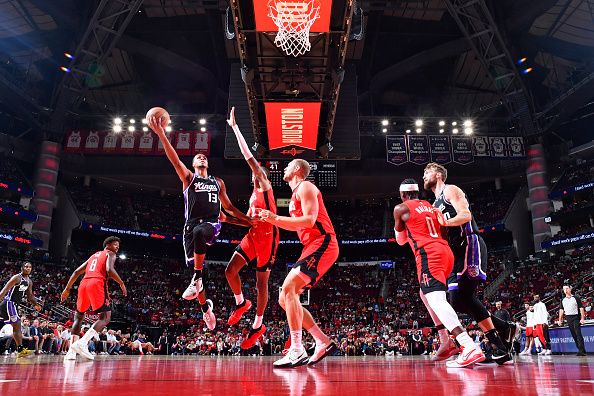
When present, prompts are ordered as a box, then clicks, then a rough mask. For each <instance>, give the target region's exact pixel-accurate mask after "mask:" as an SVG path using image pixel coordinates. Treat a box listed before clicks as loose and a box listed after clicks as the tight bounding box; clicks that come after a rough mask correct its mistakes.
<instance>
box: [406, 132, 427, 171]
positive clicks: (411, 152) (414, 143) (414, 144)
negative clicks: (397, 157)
mask: <svg viewBox="0 0 594 396" xmlns="http://www.w3.org/2000/svg"><path fill="white" fill-rule="evenodd" d="M429 158H430V156H429V137H428V136H408V160H409V161H410V162H412V163H413V164H417V165H424V164H426V163H428V162H429Z"/></svg>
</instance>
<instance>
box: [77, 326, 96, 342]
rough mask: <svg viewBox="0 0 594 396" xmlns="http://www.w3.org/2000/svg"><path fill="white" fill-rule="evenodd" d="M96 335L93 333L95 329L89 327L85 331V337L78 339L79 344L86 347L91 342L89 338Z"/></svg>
mask: <svg viewBox="0 0 594 396" xmlns="http://www.w3.org/2000/svg"><path fill="white" fill-rule="evenodd" d="M96 335H97V331H95V329H94V328H92V327H91V328H90V329H89V330H87V332H86V333H85V335H84V336H82V338H81V339H80V342H81V343H83V344H84V345H87V344H88V343H89V341H91V338H93V337H95V336H96Z"/></svg>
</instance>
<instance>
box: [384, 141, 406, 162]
mask: <svg viewBox="0 0 594 396" xmlns="http://www.w3.org/2000/svg"><path fill="white" fill-rule="evenodd" d="M386 160H387V161H388V162H389V163H391V164H394V165H403V164H406V163H407V162H408V153H407V150H406V136H396V135H388V136H386Z"/></svg>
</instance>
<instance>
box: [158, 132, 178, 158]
mask: <svg viewBox="0 0 594 396" xmlns="http://www.w3.org/2000/svg"><path fill="white" fill-rule="evenodd" d="M165 136H166V137H167V140H169V142H170V143H171V144H172V145H173V139H174V138H175V132H168V133H166V134H165ZM157 140H158V143H157V148H156V150H155V151H156V153H157V154H163V153H165V148H163V143H162V142H161V139H157Z"/></svg>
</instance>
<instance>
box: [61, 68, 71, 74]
mask: <svg viewBox="0 0 594 396" xmlns="http://www.w3.org/2000/svg"><path fill="white" fill-rule="evenodd" d="M60 70H62V71H63V72H64V73H70V72H71V71H72V70H70V68H68V67H66V66H60Z"/></svg>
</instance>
